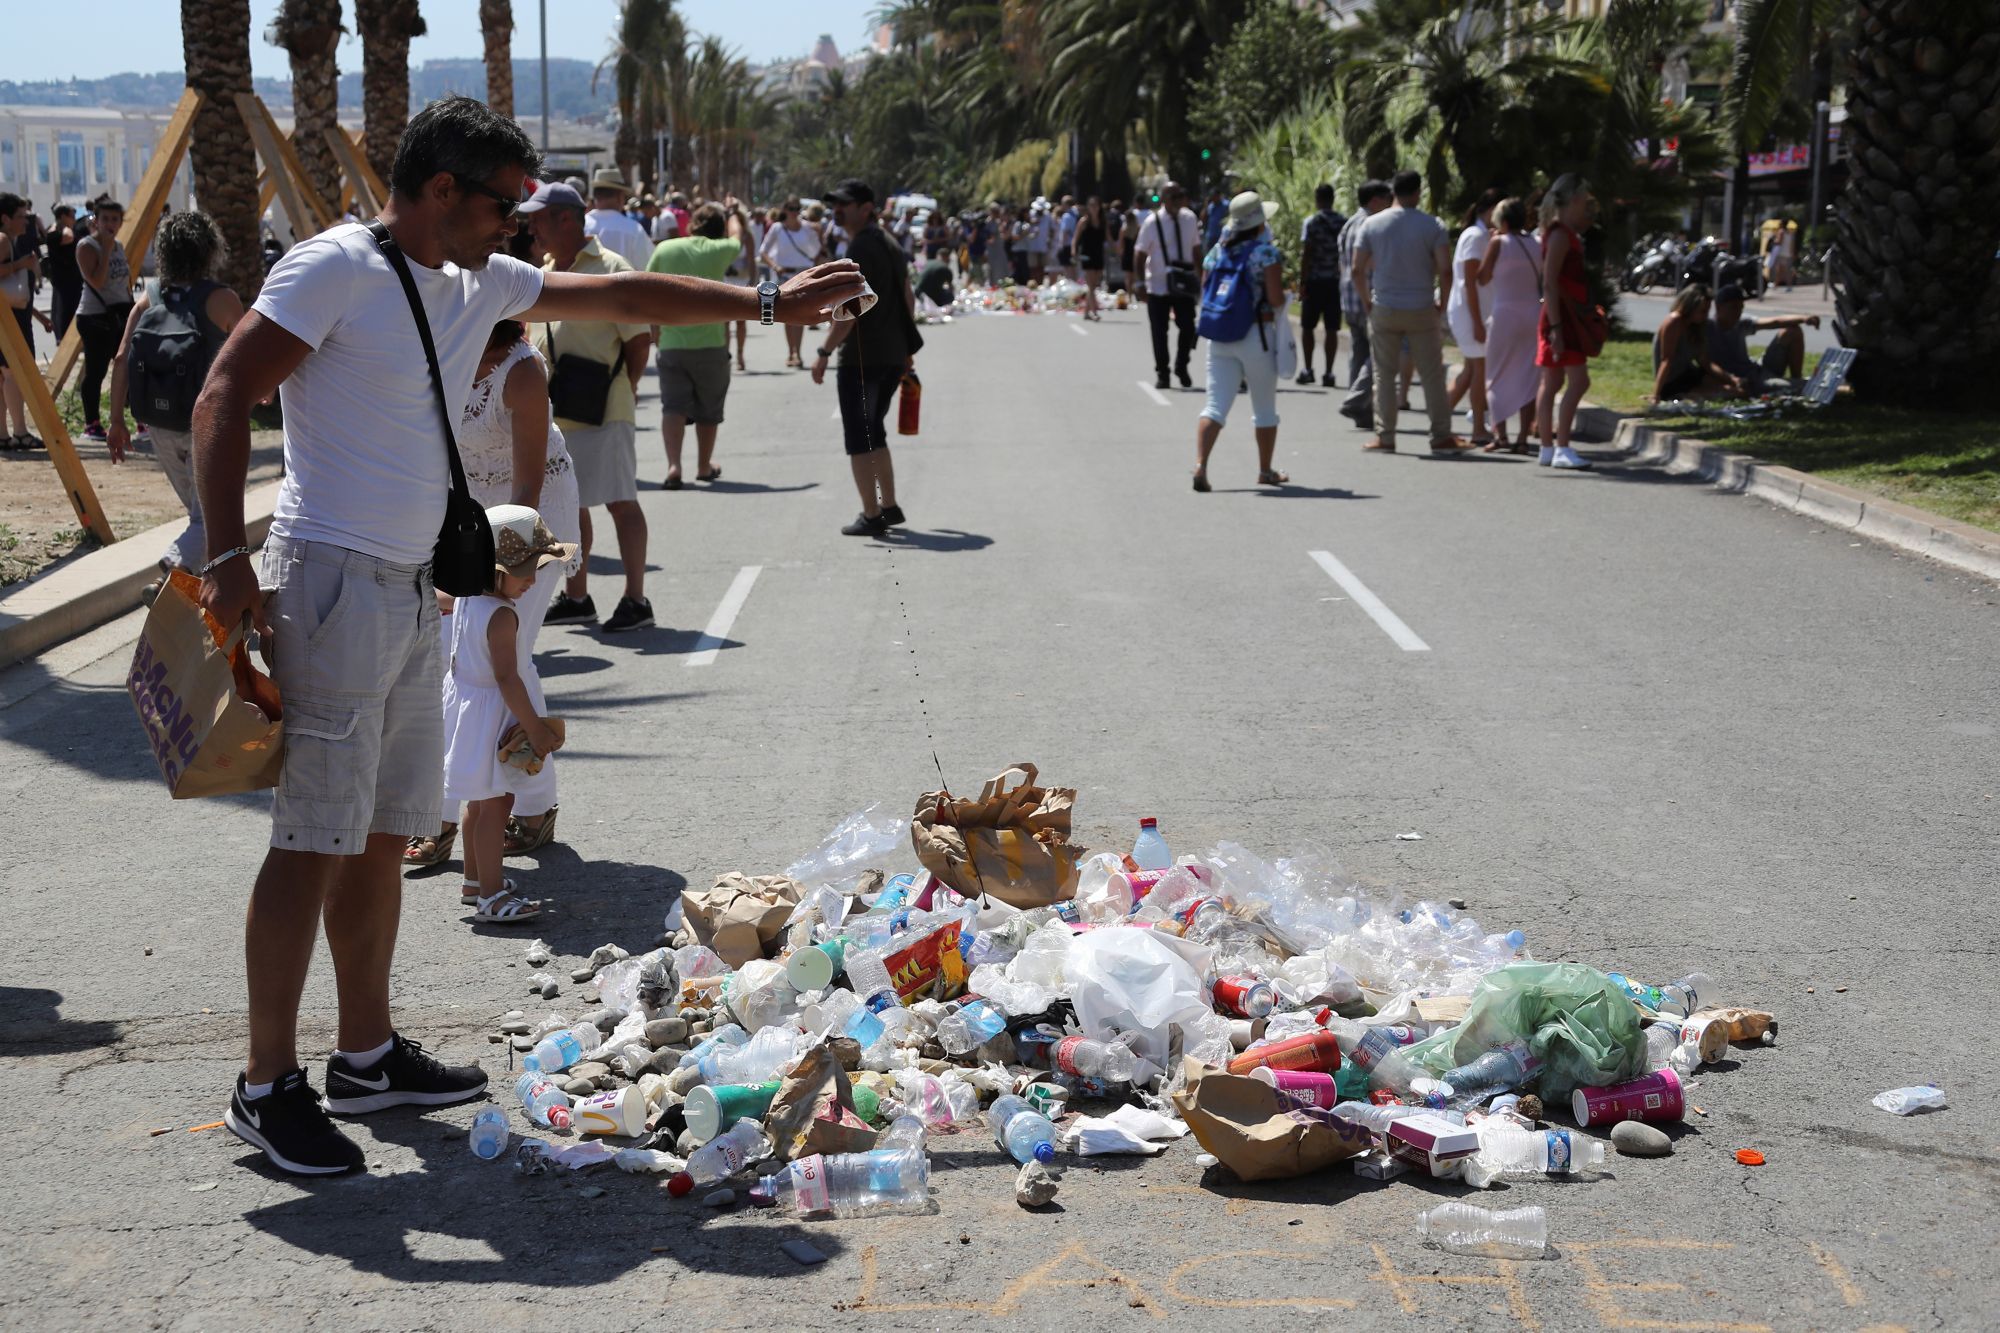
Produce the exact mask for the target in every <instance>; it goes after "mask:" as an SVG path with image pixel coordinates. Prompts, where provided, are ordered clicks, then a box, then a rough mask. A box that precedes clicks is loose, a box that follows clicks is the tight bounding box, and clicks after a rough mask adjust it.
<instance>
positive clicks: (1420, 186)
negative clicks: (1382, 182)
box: [1389, 171, 1424, 199]
mask: <svg viewBox="0 0 2000 1333" xmlns="http://www.w3.org/2000/svg"><path fill="white" fill-rule="evenodd" d="M1389 185H1390V188H1392V189H1394V190H1395V192H1396V197H1397V198H1398V199H1415V198H1416V197H1417V196H1419V195H1421V194H1422V193H1423V192H1424V178H1423V177H1422V176H1420V175H1418V174H1417V173H1416V172H1414V171H1399V172H1397V173H1396V174H1395V175H1394V176H1393V177H1391V178H1390V180H1389Z"/></svg>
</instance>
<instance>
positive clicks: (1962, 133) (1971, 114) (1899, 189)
mask: <svg viewBox="0 0 2000 1333" xmlns="http://www.w3.org/2000/svg"><path fill="white" fill-rule="evenodd" d="M1853 12H1854V17H1855V28H1854V49H1853V57H1852V67H1851V69H1850V71H1849V73H1850V80H1849V83H1848V88H1847V107H1848V117H1847V123H1846V126H1845V137H1846V141H1847V147H1848V179H1847V189H1846V191H1845V193H1844V194H1843V195H1842V196H1841V198H1840V199H1839V201H1838V202H1837V204H1836V220H1835V236H1836V241H1835V249H1834V263H1833V269H1834V295H1835V299H1836V302H1837V309H1838V312H1839V313H1838V315H1837V317H1836V319H1835V323H1834V327H1835V330H1836V331H1837V332H1838V334H1839V335H1840V340H1841V342H1842V343H1843V344H1845V345H1846V346H1849V347H1853V348H1855V349H1856V350H1857V351H1858V352H1859V355H1858V356H1857V357H1856V358H1855V361H1854V367H1853V370H1852V371H1851V372H1850V374H1849V382H1850V383H1851V384H1853V385H1854V387H1855V389H1856V391H1857V392H1859V393H1863V394H1865V395H1867V396H1869V397H1873V398H1878V399H1883V400H1891V401H1900V402H1906V403H1912V404H1938V403H1948V402H1965V403H1968V404H1971V403H1974V402H1976V401H1982V400H1983V401H1990V395H1991V389H1990V388H1989V387H1988V386H1989V383H1990V381H1989V379H1988V374H1989V367H1990V366H1991V365H1992V364H1993V359H1994V357H1995V356H1996V355H2000V266H1996V264H1995V262H1994V252H1995V250H1996V249H2000V0H1854V3H1853ZM1833 17H1834V15H1832V14H1831V13H1828V12H1826V11H1825V10H1823V8H1822V6H1821V5H1820V4H1818V3H1813V2H1810V0H1743V3H1742V4H1741V5H1740V6H1739V8H1738V12H1737V34H1738V35H1737V62H1736V67H1735V70H1734V72H1733V74H1732V77H1731V93H1730V105H1731V110H1732V113H1733V123H1734V124H1735V126H1736V128H1737V133H1738V139H1739V142H1754V141H1755V140H1754V139H1753V137H1752V136H1753V135H1757V136H1759V137H1761V131H1762V129H1763V127H1764V126H1766V125H1768V124H1769V117H1770V116H1773V115H1775V114H1776V111H1775V107H1776V106H1777V105H1779V104H1780V103H1781V102H1782V99H1783V96H1784V90H1785V89H1786V88H1787V87H1788V86H1789V84H1790V82H1791V80H1792V78H1793V76H1794V74H1795V72H1796V71H1797V70H1799V69H1800V68H1801V67H1802V66H1804V65H1806V64H1807V63H1808V58H1809V56H1810V54H1811V52H1812V44H1813V42H1814V41H1815V39H1816V34H1817V33H1818V32H1819V31H1822V30H1823V29H1824V28H1825V26H1827V23H1829V22H1830V21H1831V19H1832V18H1833ZM1774 89H1776V90H1777V91H1775V92H1774V91H1773V90H1774Z"/></svg>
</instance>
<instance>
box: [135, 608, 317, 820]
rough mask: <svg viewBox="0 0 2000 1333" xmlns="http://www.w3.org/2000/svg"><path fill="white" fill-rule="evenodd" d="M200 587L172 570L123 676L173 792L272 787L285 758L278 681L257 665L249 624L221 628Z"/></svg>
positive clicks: (210, 792) (178, 795)
mask: <svg viewBox="0 0 2000 1333" xmlns="http://www.w3.org/2000/svg"><path fill="white" fill-rule="evenodd" d="M200 595H201V584H200V583H199V582H198V581H197V580H196V579H195V578H194V576H193V575H191V574H189V573H187V572H186V571H185V570H175V571H174V572H173V573H171V574H169V575H168V576H167V581H166V583H165V584H164V585H163V586H162V587H161V588H160V595H159V596H158V597H157V598H156V599H154V602H153V608H152V610H151V611H149V612H147V614H146V626H145V628H144V629H142V630H141V631H140V632H139V646H138V648H136V649H135V650H134V651H133V653H132V669H131V671H130V672H129V673H128V674H127V675H126V678H125V692H126V693H127V694H129V695H130V696H131V698H132V707H133V708H134V709H136V710H137V711H138V714H139V725H140V726H142V727H144V728H145V731H146V741H147V744H148V745H149V746H151V748H152V751H153V760H154V762H155V763H157V764H159V766H160V776H161V777H163V778H165V779H166V780H167V790H168V791H169V792H170V793H172V795H173V797H174V799H175V800H182V799H184V798H187V797H191V796H226V795H231V794H234V793H236V792H246V791H258V790H260V789H262V788H265V787H275V786H277V785H278V772H279V770H280V769H281V768H282V767H283V766H284V757H285V735H284V710H283V708H282V707H281V706H280V705H279V702H278V687H277V686H276V685H273V684H272V683H271V678H270V677H269V676H266V675H265V674H264V673H263V672H261V671H259V670H257V668H256V667H254V666H252V665H251V663H250V654H249V652H248V651H246V650H245V648H244V646H243V638H244V634H245V632H246V630H247V626H239V627H237V628H236V629H233V630H225V629H223V627H222V626H220V625H218V624H217V623H216V622H215V620H214V618H213V617H212V616H210V615H209V614H208V613H207V612H206V611H204V610H202V608H201V603H200V600H199V598H200Z"/></svg>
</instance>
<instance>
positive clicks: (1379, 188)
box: [1355, 181, 1389, 208]
mask: <svg viewBox="0 0 2000 1333" xmlns="http://www.w3.org/2000/svg"><path fill="white" fill-rule="evenodd" d="M1355 197H1356V198H1357V199H1359V200H1360V201H1361V206H1362V207H1363V208H1366V207H1368V205H1370V204H1372V203H1374V202H1375V201H1376V200H1377V199H1387V198H1388V197H1389V184H1388V182H1387V181H1363V182H1361V188H1360V189H1359V190H1357V191H1355Z"/></svg>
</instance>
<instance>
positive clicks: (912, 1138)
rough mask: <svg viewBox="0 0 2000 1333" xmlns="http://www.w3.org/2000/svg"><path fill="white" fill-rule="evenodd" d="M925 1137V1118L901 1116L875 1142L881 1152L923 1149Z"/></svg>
mask: <svg viewBox="0 0 2000 1333" xmlns="http://www.w3.org/2000/svg"><path fill="white" fill-rule="evenodd" d="M857 1091H858V1089H857ZM924 1135H925V1126H924V1122H923V1117H921V1116H914V1115H908V1114H905V1115H899V1116H897V1117H896V1119H895V1122H894V1123H893V1124H891V1125H890V1126H889V1127H888V1128H887V1129H885V1130H883V1131H882V1136H881V1137H880V1138H878V1139H876V1140H875V1149H876V1151H877V1152H880V1151H882V1150H884V1149H896V1148H922V1147H923V1146H924Z"/></svg>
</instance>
